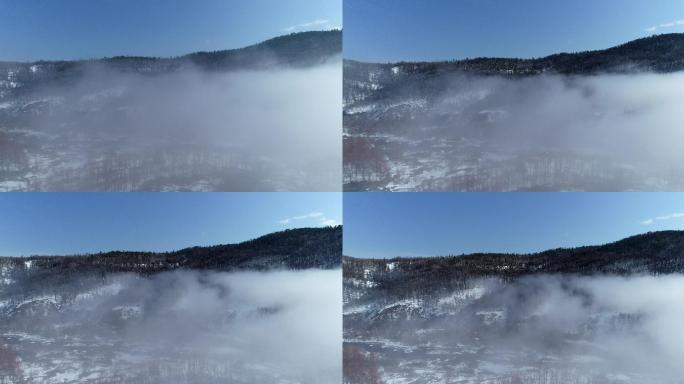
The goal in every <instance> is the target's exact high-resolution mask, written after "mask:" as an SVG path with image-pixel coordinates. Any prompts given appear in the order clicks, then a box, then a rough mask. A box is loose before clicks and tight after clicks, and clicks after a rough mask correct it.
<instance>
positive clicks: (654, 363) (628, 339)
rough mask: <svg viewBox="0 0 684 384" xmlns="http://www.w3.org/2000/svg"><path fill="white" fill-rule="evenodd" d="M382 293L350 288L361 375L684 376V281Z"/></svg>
mask: <svg viewBox="0 0 684 384" xmlns="http://www.w3.org/2000/svg"><path fill="white" fill-rule="evenodd" d="M362 285H365V286H368V287H371V288H361V286H362ZM351 287H356V288H351ZM372 287H373V283H372V282H365V284H362V283H361V282H358V281H357V282H354V281H346V282H345V314H344V316H345V341H346V347H345V348H346V350H347V351H346V352H345V358H346V359H352V360H358V361H356V363H357V364H361V365H360V366H362V367H365V368H364V370H360V372H361V375H363V374H364V373H365V374H368V372H378V375H379V376H381V379H382V381H378V382H385V383H399V382H401V383H405V382H411V383H416V384H417V383H463V382H469V383H471V382H472V383H497V384H498V383H506V384H509V383H510V384H523V383H524V384H528V383H535V384H536V383H549V384H551V383H597V384H598V383H601V384H609V383H615V384H617V383H639V384H644V383H662V384H665V383H679V382H681V378H682V377H684V367H682V364H681V356H682V354H684V332H682V330H681V324H684V309H683V307H682V297H684V276H682V275H664V276H634V277H611V276H604V277H598V276H597V277H575V276H570V275H546V276H539V277H526V278H521V279H519V280H515V281H513V282H503V281H501V280H499V279H479V280H478V279H473V280H470V281H469V282H468V283H467V287H466V288H464V289H462V290H455V291H448V290H439V288H438V287H435V288H434V289H436V290H437V291H434V290H430V289H428V291H431V292H435V293H432V294H420V293H417V292H416V293H414V294H406V295H402V296H400V297H394V296H392V297H390V295H388V294H382V293H381V290H376V291H374V288H372ZM374 292H375V293H374ZM426 292H427V291H426ZM436 292H439V293H436ZM394 293H395V294H396V293H397V292H396V291H395V292H394ZM359 351H360V352H359ZM359 361H363V363H359ZM350 375H352V376H353V374H351V373H350ZM356 382H359V381H354V380H351V381H350V383H356Z"/></svg>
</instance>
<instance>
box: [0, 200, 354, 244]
mask: <svg viewBox="0 0 684 384" xmlns="http://www.w3.org/2000/svg"><path fill="white" fill-rule="evenodd" d="M341 223H342V196H341V194H340V193H2V194H0V255H3V256H26V255H32V254H44V255H45V254H73V253H86V252H99V251H109V250H141V251H155V250H156V251H169V250H174V249H180V248H184V247H188V246H195V245H215V244H225V243H234V242H240V241H244V240H249V239H252V238H255V237H258V236H261V235H264V234H267V233H271V232H276V231H281V230H284V229H287V228H299V227H317V226H324V225H328V224H331V225H332V224H341Z"/></svg>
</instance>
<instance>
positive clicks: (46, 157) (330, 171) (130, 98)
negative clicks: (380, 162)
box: [0, 58, 342, 191]
mask: <svg viewBox="0 0 684 384" xmlns="http://www.w3.org/2000/svg"><path fill="white" fill-rule="evenodd" d="M340 63H341V61H340V59H339V58H338V59H332V60H330V61H329V62H328V64H322V65H318V66H313V67H307V68H301V69H272V70H266V69H264V70H255V71H229V72H218V71H205V70H200V69H197V68H193V67H188V68H182V69H180V70H174V71H167V72H161V73H151V74H150V73H138V72H132V71H122V70H118V69H113V68H111V67H110V66H105V65H103V64H99V63H97V62H93V63H88V64H84V65H83V66H82V70H81V72H79V73H78V75H77V76H76V75H75V76H72V77H68V78H66V79H61V78H60V77H59V73H57V74H55V73H53V70H52V69H51V68H50V67H49V66H47V65H45V66H43V65H41V64H40V63H39V64H36V65H35V66H33V67H31V68H34V67H35V71H36V72H35V73H34V74H32V76H33V77H36V78H39V76H38V75H39V74H40V72H41V71H43V70H44V71H50V72H48V74H46V75H45V76H48V77H49V79H50V80H49V81H47V80H45V81H43V80H35V81H34V82H31V83H27V84H23V85H22V84H19V85H21V86H22V87H21V88H19V89H18V90H13V89H11V88H8V90H7V91H3V94H0V96H2V97H0V190H5V191H12V190H51V191H54V190H94V191H101V190H105V191H131V190H144V191H176V190H180V191H234V190H241V191H251V190H263V191H280V190H290V191H299V190H307V191H319V190H320V191H335V190H339V188H340V187H339V180H340V178H341V170H340V169H341V161H342V159H341V154H340V147H341V124H342V122H341V117H340V113H339V111H340V110H341V100H340V95H341V92H342V90H341V76H342V73H341V64H340ZM21 68H23V69H22V70H28V69H26V68H28V67H26V68H24V67H21ZM136 71H142V69H136ZM0 75H2V73H1V72H0ZM7 76H8V78H11V77H12V72H11V70H10V72H9V74H8V75H7ZM15 76H17V75H16V74H15ZM27 76H28V75H27ZM33 77H32V78H33ZM8 84H9V83H8ZM0 85H2V84H0ZM19 85H17V86H19ZM8 87H9V86H8ZM1 88H2V87H0V90H1ZM10 91H11V92H12V93H10Z"/></svg>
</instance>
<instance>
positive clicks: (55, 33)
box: [0, 0, 342, 61]
mask: <svg viewBox="0 0 684 384" xmlns="http://www.w3.org/2000/svg"><path fill="white" fill-rule="evenodd" d="M341 25H342V3H341V0H315V1H312V0H287V1H283V0H249V1H247V0H0V60H3V61H34V60H39V59H45V60H54V59H83V58H100V57H105V56H115V55H144V56H163V57H166V56H177V55H181V54H186V53H191V52H195V51H200V50H205V51H206V50H220V49H227V48H239V47H243V46H246V45H250V44H254V43H257V42H260V41H263V40H266V39H269V38H271V37H275V36H279V35H284V34H287V33H290V32H295V31H305V30H314V29H329V28H335V27H337V28H339V27H341Z"/></svg>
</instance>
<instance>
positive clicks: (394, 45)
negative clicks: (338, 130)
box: [344, 0, 684, 62]
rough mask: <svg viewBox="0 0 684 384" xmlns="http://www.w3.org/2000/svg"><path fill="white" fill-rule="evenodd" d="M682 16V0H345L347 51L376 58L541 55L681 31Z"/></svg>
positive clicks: (357, 56) (354, 55) (683, 29)
mask: <svg viewBox="0 0 684 384" xmlns="http://www.w3.org/2000/svg"><path fill="white" fill-rule="evenodd" d="M681 20H684V1H681V0H572V1H560V0H515V1H512V0H345V2H344V51H345V52H344V54H345V56H346V57H347V58H351V59H357V60H364V61H373V62H395V61H401V60H407V61H411V60H414V61H419V60H425V61H433V60H445V59H460V58H466V57H482V56H486V57H492V56H495V57H539V56H546V55H549V54H552V53H557V52H573V51H582V50H591V49H602V48H608V47H611V46H614V45H617V44H621V43H624V42H627V41H629V40H633V39H636V38H639V37H645V36H648V35H651V34H656V33H670V32H684V22H681ZM654 27H655V29H654Z"/></svg>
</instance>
